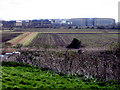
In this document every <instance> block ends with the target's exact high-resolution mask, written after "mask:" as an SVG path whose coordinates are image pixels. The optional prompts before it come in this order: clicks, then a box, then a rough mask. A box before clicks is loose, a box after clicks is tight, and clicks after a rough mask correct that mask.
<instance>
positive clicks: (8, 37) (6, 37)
mask: <svg viewBox="0 0 120 90" xmlns="http://www.w3.org/2000/svg"><path fill="white" fill-rule="evenodd" d="M20 34H22V33H1V35H0V38H1V39H2V42H6V41H9V40H11V39H13V38H15V37H17V36H19V35H20Z"/></svg>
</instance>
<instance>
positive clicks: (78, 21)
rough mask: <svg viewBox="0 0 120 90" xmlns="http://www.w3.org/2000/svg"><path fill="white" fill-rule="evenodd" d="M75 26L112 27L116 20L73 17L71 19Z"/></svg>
mask: <svg viewBox="0 0 120 90" xmlns="http://www.w3.org/2000/svg"><path fill="white" fill-rule="evenodd" d="M69 21H70V22H72V25H73V26H76V27H80V28H86V27H107V28H112V27H114V25H115V20H114V19H111V18H72V19H69Z"/></svg>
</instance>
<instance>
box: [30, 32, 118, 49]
mask: <svg viewBox="0 0 120 90" xmlns="http://www.w3.org/2000/svg"><path fill="white" fill-rule="evenodd" d="M73 38H77V39H79V40H80V41H81V42H82V45H83V46H85V47H87V48H88V47H89V48H93V47H103V48H108V47H110V46H111V45H112V44H117V43H118V34H54V33H52V34H41V33H39V34H38V35H37V36H36V38H35V39H33V41H32V42H31V43H30V45H28V46H30V47H38V48H40V47H44V48H60V47H61V48H64V47H66V46H67V45H68V44H70V43H71V41H72V40H73Z"/></svg>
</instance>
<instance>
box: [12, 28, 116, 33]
mask: <svg viewBox="0 0 120 90" xmlns="http://www.w3.org/2000/svg"><path fill="white" fill-rule="evenodd" d="M12 32H41V33H50V32H51V33H104V32H113V33H116V32H118V30H112V29H52V28H26V29H14V30H13V31H12Z"/></svg>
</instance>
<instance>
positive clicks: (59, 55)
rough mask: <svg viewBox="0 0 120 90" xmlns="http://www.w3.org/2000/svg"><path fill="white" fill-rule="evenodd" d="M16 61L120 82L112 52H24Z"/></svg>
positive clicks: (117, 64)
mask: <svg viewBox="0 0 120 90" xmlns="http://www.w3.org/2000/svg"><path fill="white" fill-rule="evenodd" d="M17 61H19V62H23V63H29V64H32V65H36V66H39V67H42V68H49V69H52V70H54V71H55V72H62V73H64V74H65V73H70V74H77V75H85V76H86V77H88V78H92V77H97V78H98V79H105V80H113V79H117V80H120V78H119V77H120V72H119V70H120V60H119V58H118V57H116V55H115V54H114V53H113V52H112V51H105V52H91V53H89V52H83V53H77V52H70V51H66V52H50V51H34V52H33V51H26V52H22V55H21V56H19V57H18V58H17Z"/></svg>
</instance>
